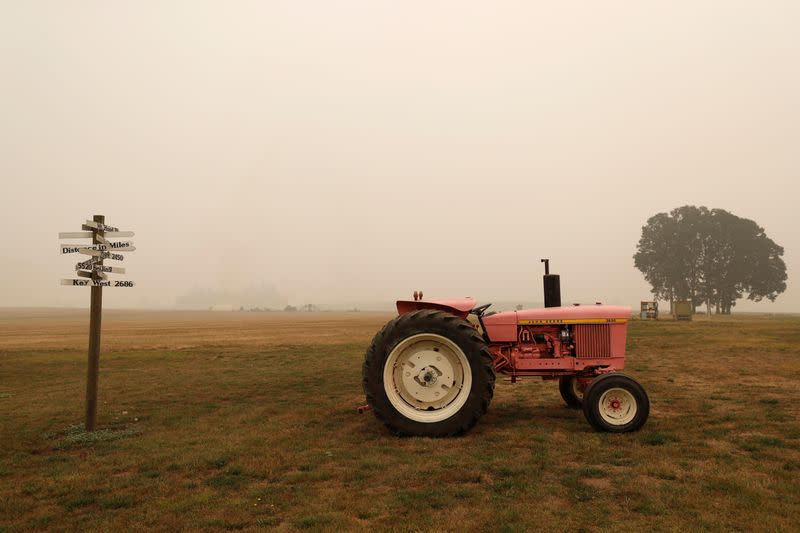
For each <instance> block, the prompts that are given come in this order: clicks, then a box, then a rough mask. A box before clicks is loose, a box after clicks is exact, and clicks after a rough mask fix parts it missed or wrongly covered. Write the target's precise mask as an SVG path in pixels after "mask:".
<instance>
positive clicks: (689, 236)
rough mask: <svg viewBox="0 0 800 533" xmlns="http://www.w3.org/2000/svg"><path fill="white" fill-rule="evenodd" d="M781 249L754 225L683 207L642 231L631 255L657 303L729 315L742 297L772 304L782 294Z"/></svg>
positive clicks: (711, 211) (660, 216) (650, 221)
mask: <svg viewBox="0 0 800 533" xmlns="http://www.w3.org/2000/svg"><path fill="white" fill-rule="evenodd" d="M782 256H783V248H782V247H781V246H779V245H778V244H776V243H775V242H774V241H773V240H772V239H770V238H769V237H767V235H766V233H765V232H764V228H762V227H760V226H759V225H758V224H756V223H755V222H754V221H752V220H749V219H746V218H741V217H738V216H736V215H734V214H732V213H729V212H728V211H725V210H724V209H708V208H707V207H703V206H701V207H696V206H693V205H686V206H683V207H679V208H677V209H673V210H672V211H670V212H669V213H658V214H657V215H655V216H652V217H650V219H648V220H647V224H646V225H645V226H643V227H642V236H641V238H640V239H639V243H638V245H637V251H636V254H635V255H634V256H633V259H634V264H635V266H636V268H638V269H639V270H640V271H641V272H642V273H643V274H644V277H645V279H646V280H647V282H648V283H650V285H651V286H652V291H653V294H654V296H655V297H656V298H657V299H661V300H668V301H669V302H670V307H671V306H672V303H673V302H674V301H676V300H690V301H691V302H692V304H693V306H694V309H695V311H696V309H697V307H698V306H699V305H700V304H701V303H705V304H706V305H707V309H708V312H709V313H710V312H711V309H712V308H713V309H714V310H715V312H716V313H719V314H730V312H731V308H733V307H734V306H735V305H736V301H737V300H739V299H741V298H743V297H745V295H746V297H747V299H748V300H752V301H754V302H758V301H761V300H763V299H764V298H766V299H768V300H770V301H774V300H775V298H777V296H778V295H779V294H781V293H782V292H783V291H784V290H786V279H787V275H786V264H785V263H784V261H783V259H782V258H781V257H782Z"/></svg>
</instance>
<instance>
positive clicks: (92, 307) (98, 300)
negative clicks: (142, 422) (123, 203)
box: [86, 215, 106, 431]
mask: <svg viewBox="0 0 800 533" xmlns="http://www.w3.org/2000/svg"><path fill="white" fill-rule="evenodd" d="M93 220H94V222H97V223H98V224H99V225H100V226H99V227H101V228H102V227H103V226H102V224H104V223H105V221H106V217H105V216H104V215H95V216H94V218H93ZM92 233H93V235H92V244H100V240H99V239H98V238H97V237H98V235H99V236H100V237H101V238H104V237H103V235H104V234H105V232H104V231H102V230H98V229H94V228H93V229H92ZM96 264H97V265H100V267H102V266H103V256H100V260H99V261H98V262H97V263H96ZM100 272H102V269H101V270H100V271H97V270H92V279H93V280H98V279H99V278H100V276H99V274H100ZM91 291H92V295H91V303H90V304H89V366H88V369H87V372H86V431H94V427H95V425H96V424H97V376H98V373H99V371H100V323H101V321H102V320H103V287H102V285H101V286H99V287H96V286H92V288H91Z"/></svg>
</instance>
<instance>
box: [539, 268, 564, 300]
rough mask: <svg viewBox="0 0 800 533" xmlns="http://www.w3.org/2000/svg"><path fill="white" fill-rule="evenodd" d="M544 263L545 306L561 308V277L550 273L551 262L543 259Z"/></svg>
mask: <svg viewBox="0 0 800 533" xmlns="http://www.w3.org/2000/svg"><path fill="white" fill-rule="evenodd" d="M542 263H544V276H543V279H544V306H545V307H561V277H560V276H559V275H558V274H551V273H550V260H549V259H542Z"/></svg>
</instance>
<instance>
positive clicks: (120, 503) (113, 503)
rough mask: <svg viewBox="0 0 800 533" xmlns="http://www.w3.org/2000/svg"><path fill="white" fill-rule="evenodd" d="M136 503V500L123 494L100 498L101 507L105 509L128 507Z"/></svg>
mask: <svg viewBox="0 0 800 533" xmlns="http://www.w3.org/2000/svg"><path fill="white" fill-rule="evenodd" d="M134 505H136V501H135V500H134V499H133V498H132V497H130V496H126V495H123V494H117V495H112V496H109V497H107V498H102V499H101V500H100V507H102V508H104V509H127V508H129V507H133V506H134Z"/></svg>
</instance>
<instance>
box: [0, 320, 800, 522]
mask: <svg viewBox="0 0 800 533" xmlns="http://www.w3.org/2000/svg"><path fill="white" fill-rule="evenodd" d="M390 317H391V315H388V314H372V313H238V312H228V313H209V312H132V311H131V312H129V311H106V313H105V315H104V322H103V346H102V350H103V353H102V356H101V372H100V403H99V405H100V409H99V425H100V427H101V430H100V431H98V432H95V433H94V434H91V435H88V434H86V433H84V432H83V431H81V429H80V424H81V421H82V417H83V409H84V405H83V400H84V398H83V395H84V388H85V372H86V343H87V333H88V332H87V329H88V311H85V310H82V311H63V310H28V309H18V310H0V531H30V530H39V531H41V530H58V531H64V530H66V531H87V530H97V531H114V530H116V531H122V530H161V531H175V530H206V531H220V530H259V529H276V530H280V531H294V530H330V531H334V530H336V531H339V530H398V531H434V530H439V531H464V530H473V531H526V530H544V531H559V530H564V531H566V530H569V531H605V530H614V531H631V530H636V531H737V530H738V531H787V532H788V531H800V418H799V417H798V415H800V317H798V316H789V315H775V316H766V315H734V316H733V317H722V318H720V317H714V318H712V319H706V318H701V319H698V320H696V321H694V322H688V323H685V322H673V321H659V322H641V321H638V320H634V321H633V322H632V323H631V328H630V338H629V344H628V348H629V360H628V368H627V372H629V373H630V374H632V375H634V376H635V377H637V379H639V380H640V381H641V382H642V383H643V384H644V385H645V387H646V388H647V390H648V392H649V394H650V399H651V403H652V410H651V418H650V420H649V422H648V423H647V424H646V425H645V427H644V428H643V429H642V430H641V431H640V432H638V433H635V434H626V435H609V434H602V433H596V432H594V431H592V430H591V429H590V427H589V426H588V424H587V423H586V422H585V421H584V419H583V416H582V414H581V413H580V412H579V411H576V410H572V409H568V408H566V407H565V406H564V405H563V402H562V401H561V398H560V396H559V394H558V390H557V386H556V385H555V384H554V382H543V381H541V380H535V379H531V380H525V381H523V382H522V383H518V384H514V385H512V384H509V383H506V382H504V381H503V380H502V379H501V380H498V385H497V388H496V390H495V398H494V401H493V402H492V405H491V407H490V409H489V413H488V414H487V415H486V416H485V417H484V418H483V419H482V420H481V421H480V422H479V424H478V426H477V427H476V428H475V429H474V430H473V431H472V432H470V433H469V434H467V435H465V436H463V437H459V438H452V439H435V440H432V439H420V438H397V437H394V436H392V435H390V434H389V433H388V432H387V431H386V430H385V429H384V428H383V427H382V426H381V425H380V424H379V423H378V422H377V420H375V418H374V417H373V416H372V415H371V414H364V415H359V414H357V413H356V410H355V409H356V407H357V406H358V405H360V404H362V403H363V393H362V392H361V383H360V371H361V360H362V358H363V353H364V350H365V348H366V346H367V344H368V343H369V341H370V339H371V337H372V335H373V334H374V332H375V331H376V330H377V329H378V328H379V327H380V326H381V325H382V324H383V323H384V322H385V321H386V320H388V319H389V318H390Z"/></svg>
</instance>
